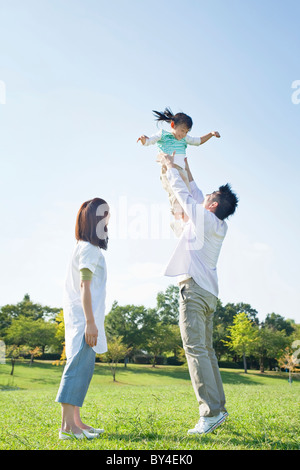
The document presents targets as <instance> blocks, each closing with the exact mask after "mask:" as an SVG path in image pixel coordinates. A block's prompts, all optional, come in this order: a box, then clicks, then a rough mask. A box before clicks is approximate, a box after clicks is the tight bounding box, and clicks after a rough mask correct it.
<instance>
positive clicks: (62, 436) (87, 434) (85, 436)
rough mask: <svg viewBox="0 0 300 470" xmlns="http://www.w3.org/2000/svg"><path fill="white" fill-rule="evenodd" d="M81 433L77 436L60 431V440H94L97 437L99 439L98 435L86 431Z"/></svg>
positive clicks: (83, 430)
mask: <svg viewBox="0 0 300 470" xmlns="http://www.w3.org/2000/svg"><path fill="white" fill-rule="evenodd" d="M81 431H82V432H81V433H78V434H75V433H74V432H72V431H69V432H67V431H62V430H60V431H59V439H61V440H63V441H65V440H67V439H94V438H95V437H98V434H96V433H91V432H88V431H86V430H85V429H82V430H81Z"/></svg>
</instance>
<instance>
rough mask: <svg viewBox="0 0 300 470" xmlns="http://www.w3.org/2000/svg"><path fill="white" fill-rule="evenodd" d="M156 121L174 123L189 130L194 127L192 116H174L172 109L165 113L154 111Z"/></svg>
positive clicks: (178, 114) (182, 114)
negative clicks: (182, 125)
mask: <svg viewBox="0 0 300 470" xmlns="http://www.w3.org/2000/svg"><path fill="white" fill-rule="evenodd" d="M153 114H154V116H155V118H156V121H165V122H172V121H173V122H174V124H175V126H176V125H178V124H184V125H185V126H186V127H187V128H188V129H189V130H190V129H191V128H192V126H193V121H192V118H190V116H188V115H187V114H184V113H177V114H175V115H174V114H173V113H172V111H171V109H170V108H166V109H165V110H164V112H160V111H153Z"/></svg>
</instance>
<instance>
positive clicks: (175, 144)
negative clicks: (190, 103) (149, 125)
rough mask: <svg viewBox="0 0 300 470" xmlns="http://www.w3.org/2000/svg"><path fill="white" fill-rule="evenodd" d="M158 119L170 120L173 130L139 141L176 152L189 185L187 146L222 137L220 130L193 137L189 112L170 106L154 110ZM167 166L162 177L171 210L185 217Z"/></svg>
mask: <svg viewBox="0 0 300 470" xmlns="http://www.w3.org/2000/svg"><path fill="white" fill-rule="evenodd" d="M153 113H154V115H155V117H156V120H157V121H162V122H168V123H170V125H171V132H168V131H165V130H164V129H161V130H160V131H159V132H158V133H157V134H154V135H152V136H151V137H147V136H146V135H142V136H141V137H139V138H138V140H137V142H139V141H141V143H142V144H143V145H145V146H148V145H154V144H157V147H158V149H159V152H160V153H167V154H169V155H172V154H173V153H174V152H176V153H175V155H174V164H175V166H176V168H177V169H178V171H179V173H180V175H181V177H182V179H183V181H184V182H185V184H186V185H187V187H188V188H189V189H190V187H189V180H188V176H187V172H186V170H185V162H184V159H185V158H186V148H187V146H188V145H201V144H204V142H207V141H208V140H209V139H210V138H211V137H213V136H215V137H220V134H219V132H210V133H209V134H207V135H204V136H203V137H191V136H189V135H188V132H189V131H190V130H191V128H192V126H193V121H192V119H191V118H190V116H188V115H187V114H184V113H177V114H175V115H174V114H173V113H172V111H171V110H170V108H166V109H165V111H164V112H159V111H153ZM157 161H160V155H159V154H158V156H157ZM165 173H166V168H165V166H164V165H162V168H161V175H160V179H161V182H162V186H163V188H164V189H165V190H166V191H167V193H168V195H169V201H170V205H171V212H172V214H174V216H175V219H176V220H180V219H184V212H183V210H182V208H181V206H180V204H179V203H178V201H177V200H176V197H175V196H174V193H173V191H172V189H171V187H170V184H169V181H168V179H167V177H166V175H165Z"/></svg>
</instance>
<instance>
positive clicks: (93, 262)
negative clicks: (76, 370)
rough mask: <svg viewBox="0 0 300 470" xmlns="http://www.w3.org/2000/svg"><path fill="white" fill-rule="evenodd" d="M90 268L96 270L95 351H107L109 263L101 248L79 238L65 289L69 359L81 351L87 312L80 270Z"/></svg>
mask: <svg viewBox="0 0 300 470" xmlns="http://www.w3.org/2000/svg"><path fill="white" fill-rule="evenodd" d="M83 268H88V269H89V270H90V271H92V273H93V278H92V281H91V284H90V286H91V296H92V309H93V314H94V318H95V323H96V326H97V329H98V339H97V345H96V346H94V347H93V349H94V351H95V352H96V353H98V354H102V353H104V352H106V351H107V342H106V336H105V331H104V317H105V296H106V278H107V271H106V263H105V258H104V256H103V252H102V250H101V249H100V248H99V247H98V246H95V245H92V244H91V243H89V242H85V241H78V242H77V243H76V245H75V247H74V250H73V255H72V257H71V260H70V263H69V266H68V270H67V277H66V281H65V289H64V306H63V310H64V321H65V349H66V356H67V359H69V358H70V357H72V356H73V355H74V354H76V353H77V352H78V351H79V348H80V346H81V342H82V338H83V336H84V331H85V315H84V311H83V306H82V302H81V294H80V270H81V269H83Z"/></svg>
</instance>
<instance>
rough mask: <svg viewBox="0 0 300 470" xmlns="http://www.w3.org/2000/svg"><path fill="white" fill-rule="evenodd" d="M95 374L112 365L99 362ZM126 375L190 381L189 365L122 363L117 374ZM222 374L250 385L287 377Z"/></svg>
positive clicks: (228, 380)
mask: <svg viewBox="0 0 300 470" xmlns="http://www.w3.org/2000/svg"><path fill="white" fill-rule="evenodd" d="M94 373H95V374H97V375H111V371H110V367H109V365H108V364H104V363H101V364H99V367H95V372H94ZM124 373H125V374H126V375H130V374H133V375H140V376H141V380H142V377H143V375H145V376H146V375H147V377H149V375H153V376H156V377H158V376H164V377H169V378H170V379H178V380H186V381H190V375H189V371H188V369H187V367H182V366H178V367H175V366H172V367H170V366H157V367H151V366H150V365H149V367H147V366H146V367H145V366H143V367H133V368H131V367H130V365H129V366H128V367H126V368H125V367H124V366H122V365H119V366H118V369H117V374H118V376H119V379H120V382H121V383H124V384H125V382H123V381H122V378H121V377H120V375H122V374H124ZM221 376H222V380H223V383H225V384H237V385H238V384H248V385H262V384H263V382H262V381H261V379H263V378H276V379H284V380H286V378H285V377H280V376H273V375H267V374H266V375H265V374H261V375H258V374H257V372H251V371H248V373H247V374H245V373H244V371H242V370H238V369H233V370H231V369H229V370H224V369H223V370H221Z"/></svg>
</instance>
